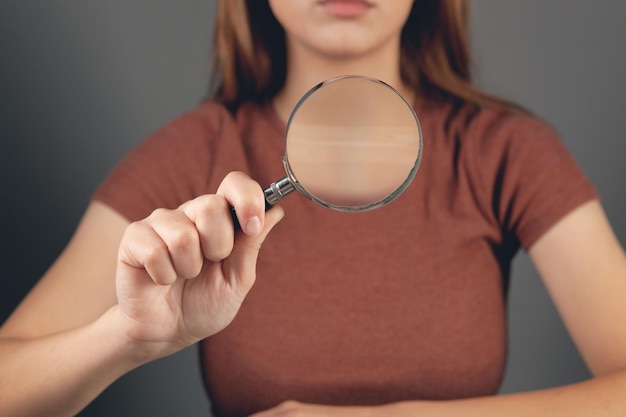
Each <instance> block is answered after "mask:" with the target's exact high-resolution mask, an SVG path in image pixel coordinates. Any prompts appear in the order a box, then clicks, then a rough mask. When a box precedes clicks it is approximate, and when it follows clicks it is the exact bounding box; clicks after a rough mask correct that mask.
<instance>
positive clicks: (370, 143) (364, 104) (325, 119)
mask: <svg viewBox="0 0 626 417" xmlns="http://www.w3.org/2000/svg"><path fill="white" fill-rule="evenodd" d="M285 146H286V151H285V166H286V169H287V173H288V176H289V177H290V179H291V181H292V182H293V183H294V186H295V187H296V188H298V189H299V190H300V191H301V192H302V193H304V194H305V195H306V196H307V197H309V198H310V199H312V200H314V201H317V202H318V203H320V204H322V205H324V206H327V207H330V208H334V209H337V210H347V211H354V210H369V209H372V208H376V207H379V206H381V205H384V204H387V203H388V202H390V201H391V200H393V199H394V198H395V197H397V196H398V195H399V194H400V193H401V192H402V191H404V189H405V188H406V187H407V186H408V184H409V183H410V182H411V180H412V179H413V177H414V176H415V173H416V172H417V168H418V166H419V162H420V158H421V152H422V136H421V130H420V126H419V122H418V120H417V117H416V115H415V112H414V111H413V108H412V106H411V105H410V104H409V103H408V102H407V101H406V100H405V99H404V98H402V96H401V95H400V94H399V93H398V92H397V91H396V90H395V89H393V88H392V87H390V86H389V85H387V84H385V83H383V82H381V81H379V80H375V79H371V78H366V77H360V76H345V77H339V78H333V79H331V80H328V81H325V82H323V83H321V84H319V85H318V86H316V87H315V88H313V89H312V90H311V91H309V92H308V93H307V94H306V95H305V96H304V97H303V98H302V99H301V100H300V102H299V103H298V105H297V106H296V107H295V109H294V111H293V112H292V114H291V116H290V118H289V121H288V124H287V136H286V144H285Z"/></svg>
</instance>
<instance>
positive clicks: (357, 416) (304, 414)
mask: <svg viewBox="0 0 626 417" xmlns="http://www.w3.org/2000/svg"><path fill="white" fill-rule="evenodd" d="M374 410H376V407H339V406H328V405H317V404H303V403H300V402H297V401H285V402H283V403H281V404H279V405H278V406H276V407H274V408H270V409H269V410H265V411H261V412H260V413H255V414H253V415H252V416H250V417H337V416H341V417H369V416H372V417H373V416H377V415H379V414H377V413H375V411H374ZM380 415H384V413H383V414H380Z"/></svg>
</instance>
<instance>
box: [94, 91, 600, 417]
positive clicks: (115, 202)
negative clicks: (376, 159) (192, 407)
mask: <svg viewBox="0 0 626 417" xmlns="http://www.w3.org/2000/svg"><path fill="white" fill-rule="evenodd" d="M416 113H417V115H418V117H419V118H420V122H421V126H422V131H423V135H424V152H423V158H422V162H421V166H420V169H419V171H418V173H417V176H416V178H415V180H414V181H413V182H412V183H411V185H410V186H409V187H408V189H407V190H406V191H405V192H404V193H403V194H402V195H401V196H400V197H399V198H398V199H397V200H396V201H394V202H392V203H391V204H389V205H388V206H385V207H383V208H381V209H378V210H374V211H371V212H365V213H341V212H336V211H332V210H329V209H326V208H323V207H320V206H318V205H316V204H315V203H313V202H311V201H309V200H307V199H306V198H304V197H303V196H301V195H299V194H295V193H294V194H293V195H291V196H289V197H287V198H286V199H285V200H283V201H282V202H281V203H280V204H281V205H282V206H283V207H284V209H285V211H286V216H285V218H284V219H283V221H281V223H280V224H279V225H278V226H277V227H276V228H275V229H274V230H273V231H272V233H271V234H270V235H269V237H268V239H267V240H266V243H265V244H264V246H263V248H262V250H261V253H260V257H259V261H258V267H257V282H256V283H255V285H254V287H253V289H252V290H251V292H250V294H249V296H248V297H247V298H246V300H245V302H244V304H243V306H242V308H241V310H240V312H239V314H238V315H237V317H236V318H235V320H234V322H233V323H232V324H231V325H230V326H229V327H227V328H226V329H225V330H223V331H222V332H220V333H218V334H217V335H214V336H212V337H210V338H208V339H207V340H205V341H204V342H202V344H201V347H200V350H201V356H202V366H203V375H204V378H205V383H206V389H207V392H208V394H209V396H210V399H211V403H212V406H213V409H214V413H215V415H216V416H246V415H249V414H250V413H252V412H255V411H259V410H262V409H266V408H269V407H272V406H274V405H276V404H278V403H280V402H281V401H283V400H288V399H291V400H299V401H305V402H313V403H323V404H361V405H366V404H381V403H389V402H394V401H400V400H410V399H451V398H463V397H471V396H479V395H489V394H494V393H495V392H496V391H497V389H498V387H499V385H500V383H501V380H502V376H503V372H504V366H505V360H506V349H507V347H506V317H505V301H506V289H507V284H508V279H509V272H510V271H509V270H510V263H511V260H512V258H513V256H514V255H515V254H516V252H517V251H518V250H519V249H520V248H526V249H528V248H530V247H531V246H532V244H533V243H534V242H535V241H536V240H537V239H538V238H539V237H540V236H541V235H542V234H543V233H544V232H546V231H547V230H548V229H549V228H550V227H551V226H552V225H554V224H555V223H556V222H557V221H559V220H560V219H561V218H563V216H565V215H566V214H568V213H569V212H571V211H572V210H573V209H575V208H576V207H578V206H579V205H580V204H582V203H584V202H586V201H589V200H591V199H593V198H597V195H596V192H595V190H594V187H593V186H592V185H591V184H590V182H589V181H588V180H587V178H586V177H585V175H584V174H583V173H582V172H581V170H580V168H579V167H578V165H577V164H576V162H575V161H574V160H573V158H572V156H571V155H570V153H569V152H568V150H567V149H566V147H565V146H564V144H563V143H562V142H561V141H560V139H559V138H558V136H557V135H556V134H555V132H554V131H553V130H552V129H551V128H550V127H549V126H548V125H547V124H546V123H544V122H543V121H541V120H539V119H537V118H535V117H532V116H529V115H524V114H518V113H512V112H510V111H506V110H504V109H499V108H484V109H478V108H476V107H474V106H471V105H463V106H454V105H451V104H447V105H444V104H437V103H433V102H429V101H420V102H418V103H417V104H416ZM284 132H285V126H284V124H283V122H282V121H281V120H279V118H278V117H277V115H276V114H275V112H274V111H273V109H272V107H271V106H270V105H268V104H255V103H246V104H244V105H243V106H241V107H240V108H239V110H238V111H237V113H236V114H234V115H233V114H231V113H229V112H228V111H227V110H226V109H224V108H223V107H221V106H220V105H218V104H216V103H212V102H207V103H205V104H203V105H201V106H200V107H199V108H197V109H195V110H193V111H191V112H189V113H187V114H185V115H183V116H181V117H180V118H178V119H176V120H174V121H173V122H171V123H170V124H168V125H167V126H166V127H164V128H163V129H161V130H159V131H158V132H156V133H155V134H154V135H152V136H151V137H149V138H148V139H147V140H145V141H144V142H142V143H141V144H140V145H139V146H138V147H137V148H136V149H135V150H134V151H132V152H131V153H130V154H129V155H128V156H127V157H126V158H125V159H124V160H123V161H121V162H120V164H119V165H118V166H117V167H116V168H115V169H114V170H113V172H112V173H111V174H110V175H109V177H108V178H107V179H106V180H105V181H104V182H103V184H102V185H101V186H100V188H99V189H98V190H97V191H96V193H95V194H94V199H95V200H99V201H101V202H104V203H105V204H107V205H109V206H111V207H112V208H114V209H115V210H117V211H118V212H119V213H121V214H122V215H124V216H125V217H126V218H127V219H128V220H130V221H135V220H139V219H141V218H143V217H146V216H147V215H149V214H150V212H151V211H152V210H154V209H155V208H158V207H166V208H175V207H177V206H179V205H180V204H182V203H183V202H185V201H187V200H189V199H192V198H194V197H196V196H198V195H201V194H204V193H211V192H215V190H216V189H217V187H218V185H219V183H220V181H221V180H222V178H223V177H224V176H225V175H226V174H227V173H228V172H230V171H233V170H242V171H245V172H247V173H249V174H250V175H251V176H252V177H253V178H255V179H256V180H257V181H258V182H259V183H260V184H261V185H263V186H265V185H268V184H270V183H271V182H273V181H276V180H277V179H279V178H282V177H283V176H284V174H285V173H284V168H283V166H282V163H281V157H282V155H283V152H284V143H283V141H284Z"/></svg>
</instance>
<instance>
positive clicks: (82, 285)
mask: <svg viewBox="0 0 626 417" xmlns="http://www.w3.org/2000/svg"><path fill="white" fill-rule="evenodd" d="M410 4H411V1H408V0H402V1H398V0H388V1H382V0H381V1H379V2H376V3H375V5H374V7H373V8H372V9H371V11H370V13H371V14H369V13H368V14H367V16H365V17H364V18H360V19H357V20H349V19H339V18H333V17H329V16H327V15H324V13H323V12H322V11H320V10H319V8H318V7H319V6H318V5H317V2H316V1H315V0H270V5H271V7H272V9H273V11H274V13H275V14H276V16H277V18H278V20H279V21H280V22H281V24H283V25H284V26H285V28H286V31H287V38H288V50H289V59H288V77H287V82H286V84H285V88H284V89H283V90H282V91H281V92H280V93H279V94H278V95H277V96H276V97H275V100H274V105H275V107H276V109H277V111H278V112H279V114H281V115H282V116H283V117H285V118H286V117H287V115H288V113H289V111H290V109H291V107H292V106H293V104H295V102H296V101H297V100H298V99H299V97H300V96H301V94H302V93H303V92H304V91H306V90H307V89H308V88H309V87H310V86H311V85H313V84H315V83H316V82H319V81H321V80H323V79H325V78H328V77H329V76H334V75H337V74H345V73H361V74H364V75H369V76H373V77H378V78H381V79H385V80H388V81H389V82H390V84H392V85H394V86H395V87H396V88H398V89H399V90H400V91H402V92H404V93H406V94H407V95H408V96H409V97H410V95H409V91H408V89H406V88H405V86H403V85H402V83H401V82H400V78H399V66H398V57H399V55H398V51H399V32H400V28H401V27H402V23H403V22H404V19H405V18H406V15H407V14H408V9H409V7H410ZM309 17H310V19H309ZM350 33H358V34H359V35H360V36H353V37H350V36H348V35H349V34H350ZM338 36H342V37H339V38H336V37H338ZM332 39H343V41H342V42H341V43H340V45H336V44H337V43H338V42H328V40H332ZM229 205H231V206H234V207H235V209H236V211H237V213H238V217H239V221H240V223H241V224H242V225H243V233H239V234H237V235H235V234H233V231H232V222H231V218H230V210H229V208H228V206H229ZM263 205H264V203H263V196H262V191H261V188H260V186H259V184H257V183H256V182H254V181H253V180H251V179H250V178H249V177H247V176H246V175H245V174H242V173H239V172H235V173H231V174H229V175H228V176H227V177H226V178H225V179H224V180H223V182H222V183H221V185H220V187H219V189H218V191H217V193H216V194H215V195H205V196H200V197H198V198H196V199H194V200H192V201H190V202H187V203H185V204H183V205H182V206H181V207H179V208H178V209H176V210H162V209H160V210H157V211H155V212H154V213H152V214H151V215H150V216H149V217H148V218H146V219H144V220H141V221H139V222H136V223H132V224H129V222H128V221H126V220H125V219H124V218H123V217H121V216H120V215H119V214H117V213H116V212H115V211H113V210H112V209H110V208H109V207H107V206H105V205H103V204H100V203H97V202H95V203H92V204H91V205H90V206H89V207H88V209H87V211H86V213H85V215H84V217H83V219H82V220H81V222H80V224H79V227H78V229H77V231H76V233H75V235H74V236H73V237H72V239H71V241H70V243H69V244H68V246H67V248H66V249H65V250H64V252H63V253H62V254H61V255H60V257H59V258H58V259H57V260H56V262H55V263H54V264H53V265H52V266H51V268H50V269H49V270H48V272H47V273H46V274H45V275H44V277H43V278H42V279H41V281H40V282H39V283H38V284H37V286H36V287H35V288H34V289H33V290H32V291H31V292H30V294H29V295H28V296H27V297H26V298H25V300H24V301H23V302H22V303H21V305H20V306H19V307H18V308H17V309H16V311H15V312H14V313H13V314H12V315H11V317H10V318H9V319H8V320H7V321H6V322H5V324H4V325H3V326H2V327H1V328H0V416H40V415H46V416H69V415H74V414H76V413H77V412H78V411H79V410H80V409H82V408H83V407H84V406H85V405H87V404H88V403H89V402H90V401H91V400H92V399H93V398H95V397H96V396H97V395H98V394H99V393H100V392H101V391H102V390H103V389H105V388H106V387H107V386H108V385H109V384H111V383H112V382H113V381H115V380H116V379H117V378H119V377H120V376H121V375H123V374H125V373H127V372H128V371H130V370H132V369H134V368H136V367H138V366H140V365H142V364H144V363H147V362H150V361H153V360H156V359H158V358H161V357H163V356H166V355H168V354H171V353H173V352H176V351H178V350H180V349H182V348H183V347H185V346H188V345H190V344H193V343H195V342H197V341H198V340H201V339H202V338H205V337H208V336H210V335H212V334H215V333H216V332H218V331H219V330H221V329H223V328H224V327H225V326H227V325H228V323H230V321H231V320H232V319H233V317H234V315H235V314H236V312H237V311H238V309H239V306H240V305H241V302H242V301H243V299H244V298H245V296H246V294H247V292H248V290H249V289H250V287H251V286H252V285H253V283H254V281H255V265H256V259H257V255H258V251H259V248H260V247H261V245H262V243H263V240H264V239H265V237H266V236H267V234H268V233H270V231H271V229H272V227H273V226H274V225H275V224H276V223H277V222H279V221H280V219H281V218H282V216H283V211H282V209H281V208H280V207H278V206H275V207H274V208H273V209H271V210H269V211H268V212H264V210H263ZM529 253H530V256H531V258H532V260H533V261H534V263H535V265H536V266H537V268H538V270H539V272H540V274H541V276H542V278H543V279H544V281H545V283H546V286H547V288H548V289H549V291H550V293H551V295H552V297H553V299H554V300H555V303H556V305H557V307H558V309H559V312H560V313H561V315H562V317H563V319H564V321H565V323H566V325H567V327H568V329H569V331H570V333H571V334H572V337H573V339H574V341H575V342H576V344H577V346H578V348H579V349H580V352H581V354H582V356H583V358H584V359H585V361H586V363H587V364H588V366H589V367H590V369H591V370H592V372H593V374H594V378H592V379H591V380H589V381H586V382H583V383H579V384H575V385H571V386H565V387H559V388H554V389H549V390H542V391H536V392H528V393H522V394H514V395H503V396H497V397H489V398H476V399H467V400H457V401H446V402H420V401H414V402H406V403H397V404H388V405H384V406H378V407H333V406H325V405H312V404H302V403H298V402H293V401H290V402H286V403H283V404H280V405H278V406H276V407H275V408H272V409H269V410H266V411H263V412H261V413H258V414H256V416H261V417H269V416H311V417H314V416H331V415H332V416H345V417H357V416H364V417H367V416H379V415H380V416H405V415H406V416H409V415H411V416H415V415H430V416H452V415H454V416H456V415H460V414H462V415H467V416H473V415H481V416H489V415H494V416H502V415H507V416H515V415H525V416H526V415H537V416H540V415H550V416H556V415H565V416H576V415H585V416H588V415H596V414H598V413H599V412H601V413H602V415H607V416H611V415H623V414H624V410H626V396H624V395H623V392H624V390H625V389H626V371H625V370H626V330H625V329H626V303H624V302H623V299H624V296H625V295H626V256H625V254H624V251H623V249H622V248H621V246H620V245H619V243H618V241H617V239H616V238H615V236H614V234H613V231H612V230H611V227H610V225H609V223H608V221H607V219H606V216H605V214H604V212H603V210H602V207H601V206H600V204H599V202H597V201H592V202H589V203H586V204H584V205H582V206H580V207H579V208H577V209H575V210H574V211H573V212H572V213H570V214H569V215H567V216H566V217H565V218H563V219H562V220H561V221H559V222H558V223H557V224H555V225H554V226H553V227H552V228H551V229H550V230H549V231H548V232H547V233H545V234H544V235H543V236H542V237H541V238H540V239H539V240H538V241H537V242H536V243H535V244H534V245H533V246H532V247H531V248H530V250H529ZM207 300H210V301H209V302H207ZM94 353H96V354H94ZM50 380H54V381H56V383H55V384H50V383H48V381H50Z"/></svg>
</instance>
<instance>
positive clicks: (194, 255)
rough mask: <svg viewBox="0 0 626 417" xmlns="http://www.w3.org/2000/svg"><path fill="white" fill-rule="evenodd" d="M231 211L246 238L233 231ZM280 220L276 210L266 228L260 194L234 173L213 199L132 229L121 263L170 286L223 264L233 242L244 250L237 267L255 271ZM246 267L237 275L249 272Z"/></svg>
mask: <svg viewBox="0 0 626 417" xmlns="http://www.w3.org/2000/svg"><path fill="white" fill-rule="evenodd" d="M231 206H232V207H234V209H235V211H236V213H237V218H238V220H239V222H240V224H241V226H242V230H243V232H244V233H235V231H234V229H233V222H232V217H231V209H230V207H231ZM280 218H282V210H279V209H277V210H275V211H274V213H273V214H272V216H271V222H270V223H269V224H265V223H266V215H265V198H264V196H263V190H262V189H261V187H260V186H259V185H258V184H257V183H256V182H255V181H253V180H252V179H250V178H249V177H248V176H246V175H245V174H243V173H241V172H234V173H231V174H229V175H227V176H226V178H225V179H224V180H223V181H222V183H221V185H220V187H219V189H218V192H217V194H214V195H204V196H200V197H198V198H195V199H194V200H191V201H188V202H187V203H185V204H183V205H181V206H180V207H179V208H178V209H176V210H166V209H157V210H155V211H154V212H153V213H152V214H151V215H150V216H149V217H147V218H146V219H144V220H142V221H140V222H136V223H133V224H131V226H130V227H129V228H128V229H127V231H126V233H125V235H124V238H123V239H122V244H121V246H120V260H121V261H122V262H124V263H126V264H128V265H130V266H133V267H136V268H144V269H145V270H146V272H148V274H149V275H150V277H151V279H152V280H153V281H154V282H155V283H157V284H160V285H170V284H172V283H173V282H174V281H176V279H177V278H185V279H188V278H194V277H196V276H198V275H199V274H200V272H201V271H202V268H203V265H204V263H205V259H206V260H209V261H211V262H220V261H222V260H224V259H227V258H228V257H229V256H230V255H231V253H232V251H233V248H234V245H235V241H236V240H237V242H241V246H242V250H240V251H238V255H237V259H238V261H237V262H235V263H236V264H239V263H241V262H244V263H246V264H249V265H251V266H250V267H252V268H253V267H254V265H255V264H256V256H257V253H258V250H259V248H260V245H261V243H262V242H263V240H264V239H265V236H266V235H267V233H268V232H269V230H270V229H271V228H272V227H273V225H274V224H276V223H277V222H278V221H279V220H280ZM236 235H240V236H238V237H237V238H236ZM246 238H249V239H246ZM250 267H245V268H244V267H240V268H239V267H238V268H235V269H237V270H245V271H248V270H249V268H250Z"/></svg>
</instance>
